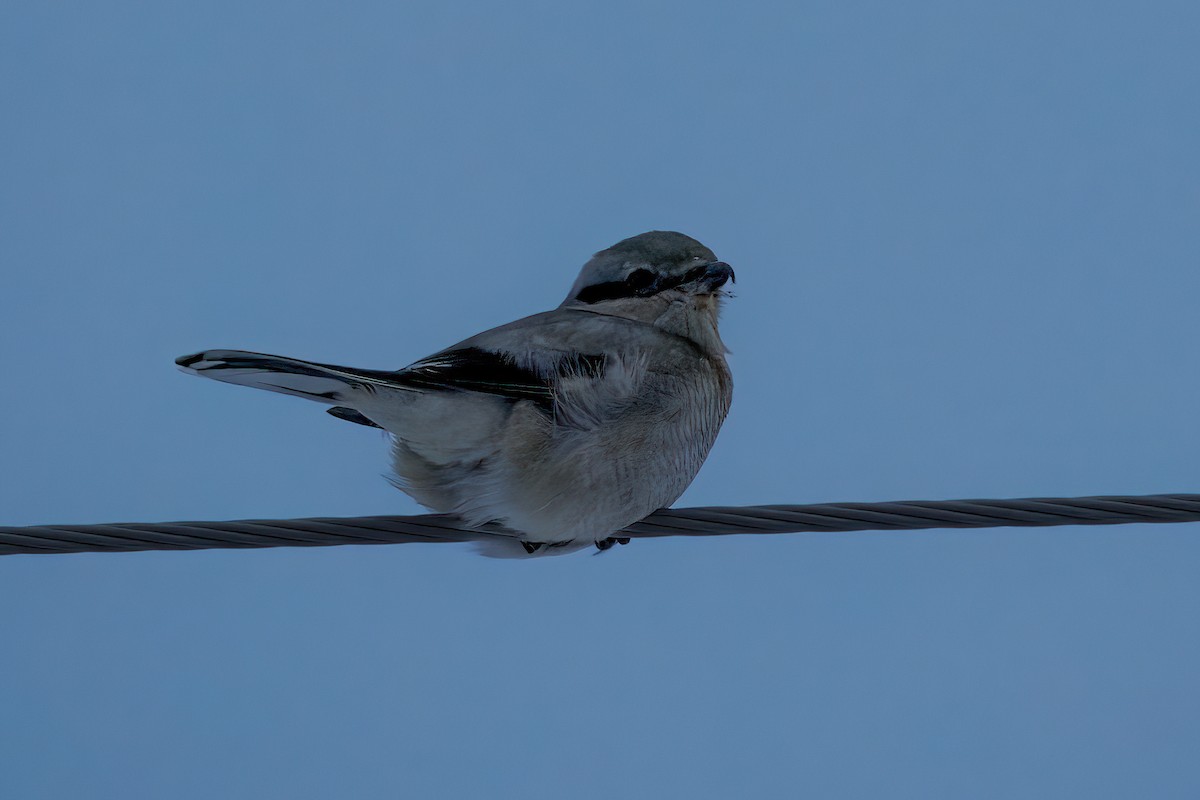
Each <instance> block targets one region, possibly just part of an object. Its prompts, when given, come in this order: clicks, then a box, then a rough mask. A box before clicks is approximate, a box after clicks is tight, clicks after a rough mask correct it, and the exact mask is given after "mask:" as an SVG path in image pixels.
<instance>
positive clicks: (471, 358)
mask: <svg viewBox="0 0 1200 800" xmlns="http://www.w3.org/2000/svg"><path fill="white" fill-rule="evenodd" d="M735 280H736V276H735V274H734V271H733V268H732V267H730V265H729V264H727V263H726V262H724V261H720V260H719V259H718V258H717V257H716V255H715V254H714V253H713V251H712V250H710V249H709V248H707V247H705V246H704V245H703V244H701V243H700V242H699V241H697V240H696V239H693V238H692V237H690V236H687V235H685V234H682V233H678V232H675V231H657V230H656V231H648V232H646V233H642V234H639V235H637V236H632V237H630V238H627V239H623V240H621V241H619V242H617V243H616V244H614V245H612V246H611V247H608V248H606V249H604V250H601V251H599V252H597V253H595V254H594V255H593V256H592V258H591V259H589V260H588V261H587V262H586V263H585V264H584V266H583V268H582V270H580V272H579V276H578V278H577V279H576V280H575V283H574V284H573V285H572V287H571V290H570V292H569V293H568V295H567V297H566V299H565V300H563V302H562V303H561V304H560V305H559V306H558V307H557V308H555V309H553V310H551V311H546V312H542V313H539V314H534V315H532V316H528V317H524V318H522V319H518V320H516V321H514V322H510V323H508V324H506V325H501V326H499V327H496V328H492V329H490V330H487V331H484V332H483V333H480V334H477V335H475V336H472V337H470V338H468V339H465V340H464V341H462V342H459V343H458V344H456V345H453V346H451V347H448V348H446V349H445V350H442V351H440V352H438V353H435V354H433V355H431V356H429V357H427V358H424V359H421V360H420V361H417V362H415V363H413V364H411V365H409V366H407V367H405V368H403V369H400V370H392V371H388V370H374V369H358V368H353V367H341V366H334V365H330V364H320V363H316V362H312V361H304V360H300V359H297V358H288V357H284V356H275V355H268V354H264V353H255V352H247V351H241V350H204V351H201V352H198V353H194V354H192V355H186V356H181V357H180V358H178V359H176V362H175V363H176V364H177V365H178V366H179V367H180V368H181V369H182V370H183V371H185V372H187V373H191V374H194V375H199V376H202V377H205V378H212V379H215V380H218V381H224V382H227V383H233V384H238V385H241V386H251V387H254V388H258V389H266V390H269V391H273V392H281V393H283V394H288V395H293V396H296V397H302V398H305V399H308V400H313V401H316V402H319V403H323V404H325V405H327V406H329V408H328V409H327V411H328V413H330V414H332V415H333V416H334V417H337V418H338V419H341V420H345V421H347V422H352V423H357V424H359V425H366V426H370V427H376V428H381V429H383V430H384V431H386V432H387V433H388V434H389V435H390V438H391V467H392V473H391V475H390V476H389V478H390V479H391V481H392V482H393V484H394V485H395V486H396V487H397V488H399V489H400V490H402V491H404V492H405V493H407V494H408V495H409V496H411V497H412V498H413V499H414V500H416V501H417V502H418V503H420V504H421V505H423V506H425V507H426V508H429V509H431V510H433V511H436V512H441V513H449V514H455V515H457V516H458V517H459V518H460V519H461V520H462V521H463V523H464V524H465V525H466V526H468V527H469V528H471V529H476V530H480V531H485V530H491V531H496V532H498V533H499V535H497V536H495V537H484V538H487V539H488V541H489V542H490V544H491V546H492V549H491V550H490V551H489V550H487V549H486V548H485V552H488V553H489V554H491V555H501V556H505V555H511V556H515V557H524V556H527V555H528V556H533V555H550V554H558V553H563V552H571V551H574V550H579V549H583V548H588V547H593V546H594V547H595V548H596V549H597V550H598V551H605V550H608V549H610V548H611V547H612V546H613V545H614V544H617V543H620V544H626V543H628V541H629V540H628V538H626V537H622V536H620V531H621V530H622V529H624V528H626V527H627V526H629V525H631V524H633V523H634V522H637V521H638V520H640V519H642V518H644V517H646V516H647V515H649V514H650V513H652V512H654V511H656V510H658V509H660V508H665V507H668V506H670V505H671V504H672V503H674V502H675V500H677V499H678V498H679V496H680V495H681V494H683V492H684V490H685V489H686V488H687V487H688V485H689V484H691V482H692V480H693V479H694V478H695V476H696V474H697V472H698V471H699V469H700V467H701V465H702V464H703V463H704V461H705V459H706V458H707V456H708V454H709V451H710V449H711V448H712V446H713V443H714V442H715V440H716V438H717V434H718V432H719V430H720V428H721V425H722V423H723V422H724V420H725V418H726V415H727V414H728V412H729V408H730V404H731V402H732V399H733V378H732V375H731V372H730V369H729V365H728V363H727V360H726V354H727V353H728V350H727V349H726V347H725V345H724V343H723V342H722V340H721V336H720V333H719V330H718V318H719V314H720V311H721V307H722V303H723V301H724V300H725V299H726V298H727V297H730V296H731V294H730V293H729V291H728V290H727V289H726V288H725V287H726V285H727V284H729V283H732V282H734V281H735ZM510 551H511V552H510Z"/></svg>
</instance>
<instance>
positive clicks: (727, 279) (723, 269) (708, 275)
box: [700, 261, 737, 292]
mask: <svg viewBox="0 0 1200 800" xmlns="http://www.w3.org/2000/svg"><path fill="white" fill-rule="evenodd" d="M700 280H701V281H702V282H703V283H705V284H707V286H708V290H709V291H710V292H715V291H716V290H717V289H720V288H721V287H722V286H724V285H725V284H726V283H737V276H735V275H734V274H733V267H731V266H729V265H728V264H726V263H725V262H724V261H714V262H712V263H711V264H708V265H707V266H706V267H705V268H704V274H703V275H702V276H701V277H700Z"/></svg>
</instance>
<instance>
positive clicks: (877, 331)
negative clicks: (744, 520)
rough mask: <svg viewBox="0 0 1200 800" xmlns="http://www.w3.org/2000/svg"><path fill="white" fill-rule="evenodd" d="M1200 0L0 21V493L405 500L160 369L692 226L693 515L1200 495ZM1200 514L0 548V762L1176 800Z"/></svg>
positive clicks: (286, 510) (117, 787)
mask: <svg viewBox="0 0 1200 800" xmlns="http://www.w3.org/2000/svg"><path fill="white" fill-rule="evenodd" d="M1198 37H1200V11H1197V7H1196V6H1195V5H1194V4H1191V3H1184V2H1148V3H1138V4H1135V3H1082V2H1063V3H1055V4H1045V3H1031V2H1014V3H1006V4H996V3H976V2H955V3H950V2H913V3H865V2H837V3H832V2H827V3H817V2H813V3H778V4H775V3H762V4H750V5H745V4H741V5H738V6H737V7H735V6H734V5H733V4H728V5H714V4H704V3H695V4H681V3H676V4H672V3H655V2H649V3H646V2H642V3H636V4H634V3H612V2H607V3H571V4H562V3H537V2H512V3H507V4H503V5H500V4H464V3H458V4H451V3H404V4H394V3H356V4H318V3H306V4H302V3H287V4H284V3H238V4H232V3H207V4H195V3H187V4H184V3H157V4H118V3H93V4H81V5H78V6H76V7H67V6H65V5H61V4H36V5H32V6H24V7H18V6H16V5H15V4H9V5H7V6H5V7H4V8H3V9H0V101H2V105H3V107H4V108H5V113H4V114H3V116H2V117H0V145H2V147H0V152H2V153H3V155H0V169H2V170H3V179H2V180H0V218H2V219H3V220H4V222H3V225H2V226H0V310H2V312H3V313H2V314H0V364H2V365H3V369H4V375H5V376H6V377H5V381H4V384H3V385H4V391H3V392H0V523H3V524H13V525H22V524H37V523H54V522H64V523H65V522H75V523H86V522H102V521H150V520H170V519H218V518H242V517H255V516H258V517H268V516H281V517H286V516H308V515H330V516H333V515H359V514H386V513H417V512H418V511H419V509H418V508H417V507H416V506H415V505H413V504H412V503H411V501H409V500H408V499H407V498H406V497H405V496H403V495H401V494H399V493H398V492H396V491H395V490H393V489H392V488H391V487H390V486H389V485H388V484H387V483H386V481H384V480H383V479H382V477H381V475H382V473H383V472H384V471H385V469H386V448H385V445H384V442H383V441H381V440H380V438H379V436H378V435H377V434H376V433H375V432H373V431H369V430H366V429H362V428H359V427H356V426H352V425H347V424H344V423H340V422H338V421H337V420H334V419H332V418H329V417H327V416H326V415H324V414H322V413H320V409H319V408H318V407H316V406H313V405H311V404H307V403H303V402H300V401H295V400H291V399H290V398H284V397H279V396H271V395H267V394H264V393H254V392H250V391H246V390H241V389H238V388H235V387H229V386H223V385H219V384H216V383H212V382H206V381H199V380H196V379H193V378H188V377H186V376H183V375H180V374H178V373H177V372H176V371H175V369H174V366H173V364H172V359H173V358H174V357H175V356H177V355H180V354H182V353H186V352H192V351H195V350H197V349H200V348H205V347H240V348H245V349H252V350H259V351H266V352H277V353H283V354H288V355H294V356H299V357H305V358H311V359H315V360H319V361H327V362H333V363H349V364H354V365H359V366H365V367H374V368H390V367H398V366H401V365H403V364H406V363H409V362H410V361H412V360H414V359H416V358H419V357H421V356H423V355H426V354H428V353H430V352H433V351H435V350H438V349H440V348H441V347H444V346H445V345H447V344H450V343H452V342H455V341H458V340H459V339H462V338H464V337H466V336H468V335H470V334H472V333H475V332H476V331H478V330H482V329H484V328H486V327H490V326H492V325H495V324H499V323H502V322H505V321H508V320H510V319H513V318H515V317H518V316H522V315H525V314H530V313H534V312H537V311H540V310H544V309H546V308H549V307H552V306H554V305H556V304H557V303H558V302H559V301H560V300H561V299H562V297H563V296H564V294H565V293H566V291H567V289H568V288H569V287H570V285H571V282H572V281H573V279H574V276H575V273H576V271H577V269H578V267H579V265H580V264H582V262H583V261H584V260H585V259H586V258H587V257H588V256H589V255H590V254H591V253H592V252H593V251H595V250H597V249H600V248H602V247H604V246H607V245H609V244H611V243H613V242H614V241H616V240H618V239H621V238H623V237H625V236H629V235H632V234H634V233H638V232H641V231H644V230H648V229H652V228H666V229H677V230H682V231H684V232H686V233H689V234H691V235H693V236H695V237H697V238H699V239H700V240H701V241H703V242H704V243H705V244H707V245H709V246H710V247H712V248H713V249H714V250H715V251H716V252H717V254H718V255H719V256H720V257H721V258H723V259H724V260H726V261H729V262H730V263H731V264H733V265H734V267H735V268H736V269H737V273H738V279H739V282H738V285H737V294H738V297H737V299H736V300H735V301H734V302H733V303H732V304H731V305H730V306H729V308H728V311H727V313H726V314H725V316H724V321H723V329H724V332H725V338H726V341H727V342H728V344H729V346H730V348H731V350H732V351H733V352H732V355H731V364H732V367H733V370H734V375H735V381H736V394H735V400H734V406H733V411H732V414H731V416H730V418H729V420H728V422H727V423H726V425H725V428H724V431H723V432H722V434H721V438H720V440H719V442H718V444H717V446H716V448H715V449H714V451H713V453H712V455H711V456H710V458H709V462H708V464H707V465H706V466H705V468H704V470H703V471H702V473H701V475H700V476H699V478H698V479H697V480H696V482H695V483H694V484H693V486H692V488H691V489H690V490H689V492H688V493H687V494H686V495H685V497H684V498H683V499H682V501H681V504H684V505H700V504H718V503H719V504H730V505H740V504H754V503H767V502H774V503H803V502H821V501H839V500H861V501H871V500H893V499H944V498H957V497H1018V496H1028V495H1078V494H1102V493H1131V494H1132V493H1151V492H1188V491H1198V490H1200V456H1198V455H1197V453H1198V452H1200V423H1198V422H1197V414H1196V397H1197V394H1198V390H1200V378H1198V377H1197V369H1196V368H1195V360H1196V358H1195V351H1196V347H1195V343H1196V342H1197V341H1198V340H1200V318H1198V316H1197V313H1196V297H1197V292H1198V291H1200V270H1198V269H1197V265H1198V263H1200V261H1198V256H1200V225H1198V224H1197V220H1198V219H1200V148H1198V147H1197V142H1198V141H1200V104H1197V102H1196V98H1197V97H1198V96H1200V50H1198V49H1197V48H1196V46H1195V43H1196V41H1197V39H1198ZM1198 564H1200V528H1198V527H1197V526H1195V525H1178V526H1158V527H1153V526H1124V527H1115V528H1104V529H1096V528H1091V529H1086V528H1061V529H1054V530H1042V531H1037V530H1003V529H1002V530H990V531H980V532H970V533H968V532H952V531H934V532H923V533H904V534H899V533H857V534H839V535H797V536H781V537H730V538H727V539H723V540H713V541H691V540H682V539H681V540H661V541H644V542H636V543H634V544H633V545H631V546H629V547H625V548H620V549H619V550H617V551H614V552H612V553H609V554H606V555H604V556H601V557H591V556H577V557H564V558H557V559H544V560H538V561H535V562H497V561H491V560H487V559H482V558H479V557H477V556H476V555H474V554H473V553H472V552H471V550H470V549H469V548H464V547H457V546H439V547H433V546H417V545H408V546H398V547H391V548H387V547H362V548H329V549H315V550H298V549H297V550H289V549H276V550H266V551H259V552H235V551H229V552H204V553H145V554H115V555H77V556H62V557H24V556H17V557H7V558H3V559H0V641H2V642H3V661H2V663H3V670H2V672H3V675H4V680H3V681H2V682H0V708H3V709H4V713H3V715H2V721H0V753H3V755H2V756H0V766H2V769H0V794H2V795H3V796H5V797H14V798H15V797H21V798H25V797H103V798H108V797H113V798H118V797H119V798H128V797H172V798H211V797H223V798H260V797H289V798H320V797H331V796H338V797H358V798H375V797H380V798H382V797H397V796H409V797H481V796H525V797H534V798H538V797H546V798H557V797H578V798H592V797H595V798H606V797H616V796H620V797H729V796H754V797H795V796H812V797H821V798H878V797H888V798H943V797H945V798H961V797H974V798H1037V797H1047V798H1050V797H1055V798H1057V797H1064V796H1073V797H1091V798H1107V797H1112V798H1124V797H1130V796H1145V797H1156V798H1183V797H1195V796H1196V795H1197V794H1198V793H1200V767H1198V766H1197V763H1196V759H1195V753H1196V751H1197V747H1200V693H1198V692H1197V690H1196V676H1197V674H1200V625H1198V624H1197V614H1196V611H1197V608H1198V607H1200V581H1197V565H1198Z"/></svg>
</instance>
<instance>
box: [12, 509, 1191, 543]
mask: <svg viewBox="0 0 1200 800" xmlns="http://www.w3.org/2000/svg"><path fill="white" fill-rule="evenodd" d="M1132 522H1200V494H1155V495H1139V496H1127V495H1118V496H1106V497H1030V498H1020V499H1015V500H945V501H929V500H914V501H906V502H888V503H816V504H812V505H798V506H797V505H791V506H786V505H784V506H775V505H772V506H709V507H699V508H673V509H663V510H661V511H656V512H654V513H653V514H651V515H650V516H648V517H646V518H645V519H644V520H642V521H640V522H637V523H634V524H633V525H631V526H629V527H628V528H626V529H625V530H623V531H620V532H618V533H617V534H615V536H617V537H630V538H650V537H662V536H722V535H728V534H763V533H801V532H806V531H817V532H821V531H824V532H835V531H863V530H921V529H928V528H997V527H1036V526H1050V525H1121V524H1126V523H1132ZM498 536H507V537H511V536H513V534H512V533H511V532H509V531H505V530H504V529H503V528H498V527H494V526H489V527H485V528H482V529H471V528H466V527H464V526H463V524H462V522H461V521H460V520H459V519H458V518H457V517H455V516H453V515H451V514H424V515H421V516H408V517H314V518H309V519H251V520H231V521H228V522H150V523H147V522H133V523H112V524H102V525H36V526H31V527H3V526H0V555H13V554H18V553H24V554H33V553H84V552H128V551H135V550H206V549H211V548H246V547H319V546H326V545H339V544H404V543H408V542H470V541H481V540H484V539H488V538H494V537H498Z"/></svg>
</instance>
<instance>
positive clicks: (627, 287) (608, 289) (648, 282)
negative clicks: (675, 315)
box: [575, 264, 709, 305]
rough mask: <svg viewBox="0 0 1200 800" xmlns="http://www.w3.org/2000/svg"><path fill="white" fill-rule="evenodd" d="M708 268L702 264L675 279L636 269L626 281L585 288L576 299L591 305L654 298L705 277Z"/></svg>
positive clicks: (598, 284)
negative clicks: (637, 298) (602, 302)
mask: <svg viewBox="0 0 1200 800" xmlns="http://www.w3.org/2000/svg"><path fill="white" fill-rule="evenodd" d="M708 267H709V265H708V264H701V265H700V266H698V267H692V268H691V269H689V270H688V271H687V272H685V273H683V274H682V275H676V276H674V277H657V276H656V275H655V274H654V273H653V272H651V271H650V270H648V269H635V270H634V271H633V272H631V273H629V274H628V275H626V276H625V280H621V281H609V282H608V283H597V284H594V285H592V286H585V287H583V289H581V290H580V291H579V294H577V295H575V299H576V300H578V301H579V302H581V303H587V304H588V305H591V304H592V303H599V302H600V301H602V300H619V299H621V298H623V297H652V296H653V295H656V294H658V293H659V292H663V291H666V290H667V289H675V288H678V287H680V286H682V285H683V284H685V283H691V282H692V281H694V280H698V279H699V278H702V277H704V274H705V273H706V272H708Z"/></svg>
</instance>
